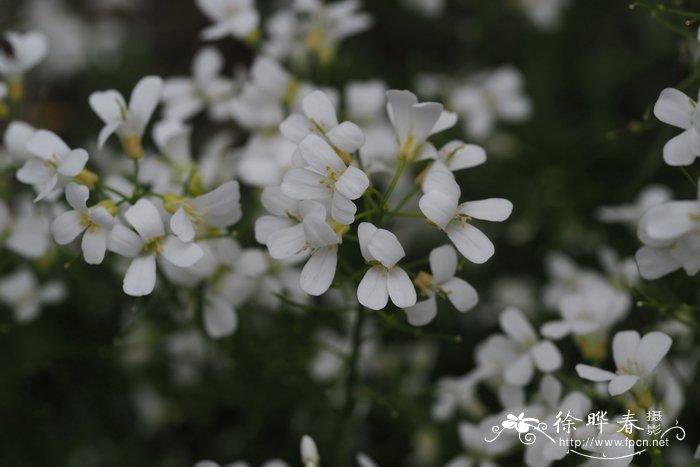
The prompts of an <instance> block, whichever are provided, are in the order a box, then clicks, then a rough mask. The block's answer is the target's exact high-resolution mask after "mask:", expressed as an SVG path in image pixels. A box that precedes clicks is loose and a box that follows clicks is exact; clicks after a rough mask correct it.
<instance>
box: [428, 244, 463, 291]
mask: <svg viewBox="0 0 700 467" xmlns="http://www.w3.org/2000/svg"><path fill="white" fill-rule="evenodd" d="M430 271H431V272H432V273H433V281H434V282H435V283H436V284H442V283H444V282H447V281H448V280H450V279H452V278H453V277H454V276H455V274H456V273H457V252H456V251H455V249H454V247H452V245H442V246H440V247H437V248H433V250H432V251H431V252H430Z"/></svg>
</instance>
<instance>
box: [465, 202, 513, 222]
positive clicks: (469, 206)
mask: <svg viewBox="0 0 700 467" xmlns="http://www.w3.org/2000/svg"><path fill="white" fill-rule="evenodd" d="M459 212H460V213H462V214H464V215H466V216H470V217H473V218H474V219H481V220H485V221H493V222H501V221H504V220H506V219H508V217H509V216H510V213H511V212H513V203H511V202H510V201H508V200H507V199H503V198H490V199H482V200H479V201H468V202H466V203H462V204H461V205H460V206H459Z"/></svg>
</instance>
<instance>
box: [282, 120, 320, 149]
mask: <svg viewBox="0 0 700 467" xmlns="http://www.w3.org/2000/svg"><path fill="white" fill-rule="evenodd" d="M313 131H314V127H313V125H312V124H311V123H310V122H309V120H308V119H307V118H306V117H304V116H303V115H300V114H291V115H290V116H289V117H287V118H286V119H285V120H284V121H283V122H282V123H280V133H282V136H284V137H285V138H287V139H288V140H289V141H291V142H293V143H297V144H299V143H301V141H302V140H303V139H304V138H306V137H307V136H308V135H310V134H311V133H313Z"/></svg>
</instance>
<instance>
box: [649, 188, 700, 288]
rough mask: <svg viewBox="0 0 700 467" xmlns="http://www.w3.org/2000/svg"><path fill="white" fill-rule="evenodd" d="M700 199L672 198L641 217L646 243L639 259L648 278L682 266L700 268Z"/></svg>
mask: <svg viewBox="0 0 700 467" xmlns="http://www.w3.org/2000/svg"><path fill="white" fill-rule="evenodd" d="M698 227H700V202H698V201H696V200H692V201H670V202H668V203H664V204H661V205H659V206H655V207H653V208H651V209H649V210H648V211H647V212H646V213H644V216H642V219H641V220H640V221H639V227H638V229H637V236H638V237H639V239H640V240H641V241H642V242H643V243H644V246H643V247H642V248H640V249H639V250H638V251H637V253H636V255H635V259H636V260H637V265H638V266H639V272H640V274H641V276H642V277H643V278H645V279H658V278H659V277H662V276H665V275H666V274H669V273H671V272H673V271H675V270H677V269H679V268H681V267H682V268H683V269H685V272H686V274H688V275H689V276H692V275H695V274H697V272H698V271H700V233H699V231H698Z"/></svg>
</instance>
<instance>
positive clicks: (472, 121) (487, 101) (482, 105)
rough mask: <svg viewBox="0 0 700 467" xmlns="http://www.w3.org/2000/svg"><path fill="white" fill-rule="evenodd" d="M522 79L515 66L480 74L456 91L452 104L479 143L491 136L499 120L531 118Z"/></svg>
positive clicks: (509, 120)
mask: <svg viewBox="0 0 700 467" xmlns="http://www.w3.org/2000/svg"><path fill="white" fill-rule="evenodd" d="M522 87H523V78H522V75H521V73H520V72H519V71H518V70H516V69H515V68H513V67H510V66H504V67H501V68H498V69H496V70H493V71H487V72H484V73H481V74H479V75H477V76H475V77H474V78H472V79H471V80H470V81H469V82H468V83H467V84H464V85H462V86H459V87H457V88H456V89H454V90H453V91H452V93H451V95H450V97H449V101H450V105H451V107H452V108H453V109H455V111H456V112H457V113H459V114H460V115H461V116H463V117H464V120H465V130H466V132H467V134H468V135H469V136H470V137H472V138H474V139H477V140H482V139H484V138H486V137H487V136H489V135H490V134H491V132H492V130H493V127H494V125H495V124H496V121H497V120H498V119H501V120H503V121H506V122H518V121H522V120H524V119H526V118H527V117H528V116H529V115H530V107H531V104H530V100H529V99H528V98H527V97H526V96H525V95H524V94H523V91H522Z"/></svg>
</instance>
